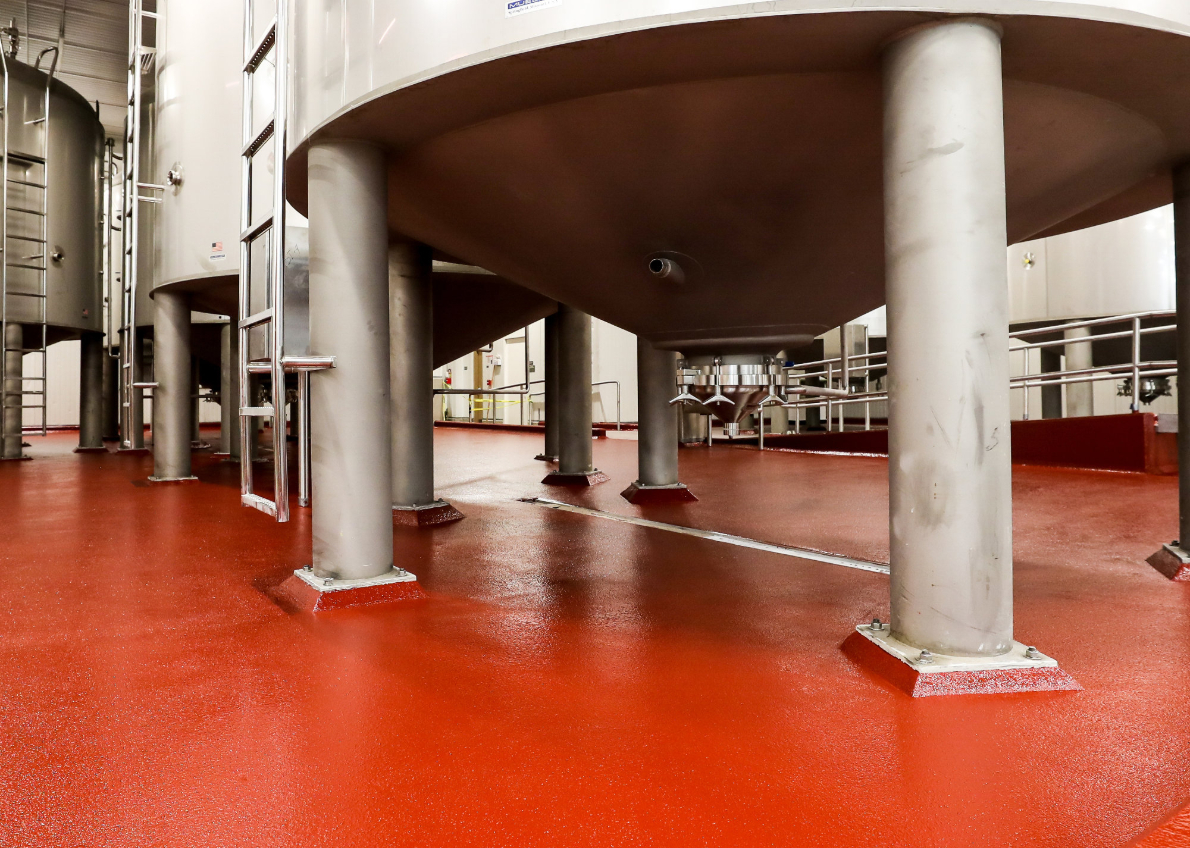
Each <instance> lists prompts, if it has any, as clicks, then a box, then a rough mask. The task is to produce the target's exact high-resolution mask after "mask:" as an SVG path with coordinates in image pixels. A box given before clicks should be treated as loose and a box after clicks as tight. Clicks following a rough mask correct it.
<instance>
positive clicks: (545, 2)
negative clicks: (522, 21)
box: [504, 0, 562, 18]
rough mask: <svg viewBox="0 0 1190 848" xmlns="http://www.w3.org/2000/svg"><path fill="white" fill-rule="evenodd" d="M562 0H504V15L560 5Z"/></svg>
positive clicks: (520, 13) (509, 16) (519, 13)
mask: <svg viewBox="0 0 1190 848" xmlns="http://www.w3.org/2000/svg"><path fill="white" fill-rule="evenodd" d="M560 5H562V0H504V17H506V18H511V17H513V16H514V15H523V14H524V13H525V12H536V11H537V10H538V9H548V8H549V7H550V6H560Z"/></svg>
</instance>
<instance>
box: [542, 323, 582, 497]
mask: <svg viewBox="0 0 1190 848" xmlns="http://www.w3.org/2000/svg"><path fill="white" fill-rule="evenodd" d="M557 371H558V408H557V412H558V416H557V417H558V471H559V472H560V473H562V474H589V473H591V472H592V471H593V470H594V466H593V464H592V454H591V316H590V315H588V314H587V313H585V312H580V311H579V310H577V309H574V308H572V307H569V306H566V305H564V304H562V305H559V306H558V369H557ZM547 379H548V378H547ZM547 414H548V413H547ZM547 420H548V419H547Z"/></svg>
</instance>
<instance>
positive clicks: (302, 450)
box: [236, 371, 310, 506]
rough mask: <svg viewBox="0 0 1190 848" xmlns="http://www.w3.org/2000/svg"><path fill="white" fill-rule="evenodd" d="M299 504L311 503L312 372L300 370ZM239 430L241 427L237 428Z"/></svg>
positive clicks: (298, 420)
mask: <svg viewBox="0 0 1190 848" xmlns="http://www.w3.org/2000/svg"><path fill="white" fill-rule="evenodd" d="M297 406H298V418H297V426H298V506H309V505H310V372H309V371H299V372H298V401H297ZM236 432H239V428H236Z"/></svg>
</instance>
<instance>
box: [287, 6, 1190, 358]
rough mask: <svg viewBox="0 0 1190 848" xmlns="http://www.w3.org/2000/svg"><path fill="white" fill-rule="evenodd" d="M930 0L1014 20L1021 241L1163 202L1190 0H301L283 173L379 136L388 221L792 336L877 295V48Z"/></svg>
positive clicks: (1015, 234) (748, 331)
mask: <svg viewBox="0 0 1190 848" xmlns="http://www.w3.org/2000/svg"><path fill="white" fill-rule="evenodd" d="M940 7H944V8H945V9H946V11H947V12H949V13H957V14H964V15H972V14H974V15H987V16H992V17H994V18H995V19H996V21H997V22H998V23H999V24H1000V26H1001V27H1002V28H1003V32H1004V35H1003V42H1002V52H1003V67H1004V104H1005V134H1006V142H1007V144H1006V153H1007V177H1008V179H1007V188H1008V193H1007V211H1008V221H1007V223H1008V234H1009V241H1010V242H1014V243H1015V242H1018V241H1023V240H1027V239H1033V238H1038V237H1041V236H1045V235H1052V234H1057V233H1060V232H1064V231H1068V230H1073V229H1078V228H1081V227H1086V226H1092V225H1096V224H1099V223H1103V222H1105V221H1109V220H1114V219H1117V218H1120V217H1126V216H1128V215H1132V214H1137V213H1140V212H1143V211H1145V210H1147V209H1151V208H1155V207H1158V206H1161V205H1164V204H1167V203H1169V202H1170V200H1171V197H1172V188H1171V182H1170V168H1171V166H1172V164H1174V163H1177V162H1181V161H1185V160H1186V159H1190V120H1188V119H1187V112H1186V109H1185V93H1184V80H1185V69H1186V68H1187V67H1190V4H1186V3H1184V2H1181V0H1097V2H1083V3H1072V2H1067V0H952V2H947V3H945V4H938V3H931V4H926V3H923V2H921V0H884V2H880V3H878V4H877V3H862V4H857V3H856V2H854V0H775V2H770V3H747V4H743V3H739V4H729V5H724V4H723V3H722V2H719V0H633V1H632V2H627V0H582V2H579V0H560V1H559V0H539V2H533V0H529V2H521V0H517V2H513V0H453V2H451V3H450V4H447V7H444V6H443V4H436V3H425V2H422V0H373V2H334V3H332V2H325V1H324V2H307V3H299V4H296V5H295V6H294V9H295V17H294V38H295V44H294V49H293V62H294V68H295V77H296V79H295V92H294V93H295V102H294V110H293V113H292V115H293V121H292V123H291V126H290V128H289V139H290V142H291V145H292V148H291V150H292V156H291V157H290V165H291V169H290V171H289V173H290V175H291V178H292V179H291V181H290V191H291V198H292V200H293V201H294V203H295V205H296V206H297V207H298V208H299V209H302V210H304V209H305V196H304V195H305V184H306V165H305V161H306V151H307V148H308V145H309V144H310V143H311V142H312V141H315V140H317V139H322V138H325V139H334V138H352V139H363V140H370V141H373V142H375V143H377V144H379V145H381V146H383V147H384V148H385V149H386V151H387V155H388V160H387V161H388V163H389V180H388V186H389V188H388V194H389V204H388V219H389V225H390V228H391V229H392V230H393V231H396V232H402V233H404V234H406V235H408V236H410V237H413V238H417V239H420V240H422V241H424V242H426V243H428V244H430V245H432V246H434V247H435V248H436V249H438V250H440V251H442V252H445V253H449V254H451V255H452V256H455V257H457V258H458V259H459V260H461V261H466V262H469V263H472V264H476V265H480V266H483V267H485V268H489V269H490V270H492V271H494V272H495V273H497V274H500V275H502V276H504V277H507V278H509V279H512V280H514V281H516V282H517V283H520V284H522V285H525V286H527V287H529V288H532V289H534V290H536V291H538V292H540V293H542V294H544V295H547V296H549V297H551V298H554V299H556V300H559V301H562V302H565V303H568V304H571V305H573V306H575V307H577V308H580V309H583V310H584V311H587V312H589V313H591V314H593V315H596V316H598V317H600V318H602V319H604V320H606V321H609V322H611V323H613V324H615V325H617V326H620V327H623V328H625V329H627V330H630V331H632V332H635V333H637V334H638V335H642V336H644V337H645V338H647V339H648V340H649V341H651V342H653V343H654V344H655V345H658V346H661V347H664V348H668V349H675V350H680V351H682V352H684V353H685V354H687V355H699V354H714V353H722V354H726V353H731V352H736V351H739V352H749V351H750V352H758V351H762V350H765V349H772V350H779V349H782V348H784V349H794V348H796V347H798V346H799V345H801V344H805V343H807V342H809V341H810V340H811V339H813V338H814V337H815V336H818V335H820V334H821V333H823V332H826V331H827V330H829V329H830V328H832V327H836V326H839V325H841V324H843V323H844V322H846V321H848V320H850V319H852V318H854V317H855V316H856V315H861V314H863V313H865V312H868V311H870V310H871V309H874V308H876V307H878V306H880V305H881V304H882V303H883V302H884V230H883V191H882V183H883V161H882V144H881V138H882V80H881V54H882V50H883V48H884V46H885V45H886V44H887V43H888V41H889V39H891V38H893V37H895V36H896V35H897V34H899V33H902V32H905V31H906V30H908V29H911V28H913V27H915V26H918V25H922V24H926V23H929V22H930V21H933V20H937V19H939V18H945V17H947V14H945V13H943V12H940V11H939V8H940ZM657 259H670V260H672V261H674V262H675V264H677V265H678V266H679V267H680V268H681V269H682V271H683V273H682V274H680V275H673V276H670V277H668V278H665V279H659V278H656V277H655V276H654V275H652V274H651V273H650V270H649V268H650V265H651V264H652V263H653V262H654V260H657Z"/></svg>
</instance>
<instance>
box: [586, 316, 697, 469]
mask: <svg viewBox="0 0 1190 848" xmlns="http://www.w3.org/2000/svg"><path fill="white" fill-rule="evenodd" d="M677 364H678V355H677V354H676V353H673V352H672V351H667V350H658V349H657V348H655V347H653V345H652V344H651V343H649V342H648V341H646V340H645V339H644V338H643V337H642V336H637V337H636V375H637V378H636V398H637V417H638V419H639V425H638V426H639V430H638V432H637V437H638V439H637V443H636V450H637V466H638V471H637V482H638V483H639V484H640V485H642V486H673V485H676V484H677V482H678V438H679V436H678V414H679V412H678V408H677V407H676V406H672V405H671V404H670V402H669V400H670V398H672V397H673V396H674V394H675V393H676V392H677V389H678V382H677ZM589 441H590V439H588V442H589Z"/></svg>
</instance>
